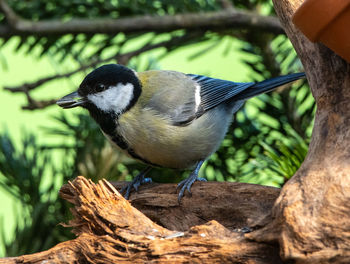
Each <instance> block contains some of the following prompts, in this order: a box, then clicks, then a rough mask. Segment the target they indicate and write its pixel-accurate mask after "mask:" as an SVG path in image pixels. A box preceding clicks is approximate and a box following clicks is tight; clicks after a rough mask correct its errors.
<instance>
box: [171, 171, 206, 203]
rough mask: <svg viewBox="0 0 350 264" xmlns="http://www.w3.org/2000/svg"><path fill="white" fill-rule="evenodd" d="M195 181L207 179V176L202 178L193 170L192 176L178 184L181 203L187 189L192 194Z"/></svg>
mask: <svg viewBox="0 0 350 264" xmlns="http://www.w3.org/2000/svg"><path fill="white" fill-rule="evenodd" d="M195 181H207V180H206V179H205V178H200V177H198V173H197V171H193V172H192V173H191V174H190V176H189V177H188V178H187V179H185V180H183V181H181V182H180V183H179V184H178V185H177V188H176V189H180V188H181V189H180V192H179V195H178V197H177V199H178V201H179V203H180V201H181V198H182V197H183V196H184V194H185V191H186V190H187V191H188V193H189V194H192V193H191V187H192V184H193V183H194V182H195Z"/></svg>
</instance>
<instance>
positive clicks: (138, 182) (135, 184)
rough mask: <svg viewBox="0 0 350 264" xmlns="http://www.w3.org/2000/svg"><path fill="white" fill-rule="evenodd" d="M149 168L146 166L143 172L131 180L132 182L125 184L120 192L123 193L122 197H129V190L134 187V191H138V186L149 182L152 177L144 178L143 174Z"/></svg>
mask: <svg viewBox="0 0 350 264" xmlns="http://www.w3.org/2000/svg"><path fill="white" fill-rule="evenodd" d="M150 170H151V168H150V167H148V168H146V169H145V170H144V171H143V172H141V173H140V174H139V175H137V176H136V177H135V178H134V179H133V180H132V182H130V183H128V184H127V185H125V186H124V187H123V188H122V189H121V191H120V193H124V192H125V194H124V198H125V199H127V200H128V199H129V196H130V193H131V191H132V190H133V189H134V190H135V191H138V190H139V187H140V186H141V185H142V184H144V183H151V182H152V179H151V178H145V175H146V173H147V172H148V171H150Z"/></svg>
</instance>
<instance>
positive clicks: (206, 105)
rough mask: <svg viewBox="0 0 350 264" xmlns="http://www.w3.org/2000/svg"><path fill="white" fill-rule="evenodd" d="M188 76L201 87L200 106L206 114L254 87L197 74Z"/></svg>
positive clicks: (250, 84) (250, 83) (249, 84)
mask: <svg viewBox="0 0 350 264" xmlns="http://www.w3.org/2000/svg"><path fill="white" fill-rule="evenodd" d="M187 76H189V77H191V78H192V80H193V81H195V82H196V83H197V84H198V85H199V86H200V97H201V103H200V105H201V107H202V109H203V111H204V112H205V111H208V110H210V109H211V108H214V107H216V106H218V105H219V104H221V103H223V102H225V101H227V100H229V99H231V98H232V97H234V96H235V95H237V94H240V93H241V92H243V91H244V90H246V89H247V88H249V87H251V86H252V85H254V83H252V82H249V83H236V82H230V81H226V80H221V79H214V78H210V77H207V76H202V75H195V74H188V75H187Z"/></svg>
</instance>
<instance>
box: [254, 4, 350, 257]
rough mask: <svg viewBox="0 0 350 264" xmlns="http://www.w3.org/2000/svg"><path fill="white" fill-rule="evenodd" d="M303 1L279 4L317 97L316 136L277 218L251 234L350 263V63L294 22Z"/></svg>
mask: <svg viewBox="0 0 350 264" xmlns="http://www.w3.org/2000/svg"><path fill="white" fill-rule="evenodd" d="M302 2H303V1H302V0H274V5H275V9H276V12H277V14H278V16H279V17H280V20H281V22H282V25H283V26H284V28H285V31H286V33H287V35H288V37H289V39H290V40H291V42H292V44H293V45H294V48H295V50H296V51H297V53H298V55H299V57H300V59H301V61H302V63H303V65H304V68H305V71H306V74H307V78H308V81H309V84H310V88H311V91H312V94H313V96H314V98H315V100H316V104H317V111H316V118H315V124H314V129H313V133H312V140H311V143H310V146H309V152H308V155H307V157H306V159H305V161H304V163H303V164H302V166H301V167H300V169H299V170H298V171H297V173H296V174H295V175H294V176H293V178H292V179H291V180H289V181H288V182H287V184H286V185H285V186H284V187H283V189H282V191H281V194H280V196H279V198H278V199H277V202H276V204H275V206H274V208H273V217H274V221H273V222H271V223H270V224H268V225H267V226H266V227H265V228H263V229H260V230H258V231H256V232H253V233H251V234H249V235H248V236H249V237H250V238H252V239H256V240H258V241H265V242H266V241H274V242H279V244H280V247H281V255H282V256H283V258H284V259H285V260H291V259H293V260H295V261H296V262H297V263H330V262H331V261H332V262H333V263H350V233H349V231H350V177H349V175H350V65H349V64H348V63H347V62H345V61H344V60H343V59H342V58H340V57H339V56H337V55H336V54H335V53H334V52H332V51H331V50H330V49H328V48H327V47H325V46H324V45H322V44H314V43H311V42H310V41H309V40H308V39H306V37H305V36H304V35H303V34H302V33H301V32H299V31H298V29H296V28H295V26H294V25H293V23H292V22H291V16H292V14H293V13H294V12H295V10H296V9H297V8H298V7H299V6H300V5H301V4H302Z"/></svg>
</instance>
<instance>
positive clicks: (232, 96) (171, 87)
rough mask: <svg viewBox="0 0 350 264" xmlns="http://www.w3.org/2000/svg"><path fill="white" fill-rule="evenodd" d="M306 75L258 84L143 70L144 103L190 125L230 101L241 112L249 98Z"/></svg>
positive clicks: (274, 79)
mask: <svg viewBox="0 0 350 264" xmlns="http://www.w3.org/2000/svg"><path fill="white" fill-rule="evenodd" d="M304 77H305V74H304V73H294V74H289V75H285V76H279V77H275V78H271V79H268V80H265V81H262V82H258V83H254V82H248V83H238V82H231V81H225V80H221V79H214V78H210V77H206V76H202V75H195V74H183V73H180V72H174V71H148V72H144V73H139V78H140V80H141V84H142V86H143V90H142V94H141V101H144V102H145V104H144V106H145V107H146V108H150V109H152V110H154V111H156V112H157V113H158V114H159V115H163V116H165V117H166V118H168V119H169V120H171V121H172V123H173V124H174V125H187V124H189V123H190V122H191V121H193V120H194V119H196V118H198V117H200V116H201V115H203V114H204V113H205V112H206V111H208V110H210V109H212V108H214V107H216V106H218V105H220V104H222V103H224V102H228V101H229V102H230V104H231V105H232V106H233V107H234V110H235V111H237V110H238V109H239V107H240V106H242V104H243V102H244V101H245V100H247V99H249V98H251V97H253V96H256V95H259V94H261V93H265V92H269V91H271V90H273V89H275V88H276V87H278V86H281V85H283V84H286V83H289V82H292V81H295V80H298V79H300V78H304ZM235 102H237V104H235ZM232 103H233V104H232Z"/></svg>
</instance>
